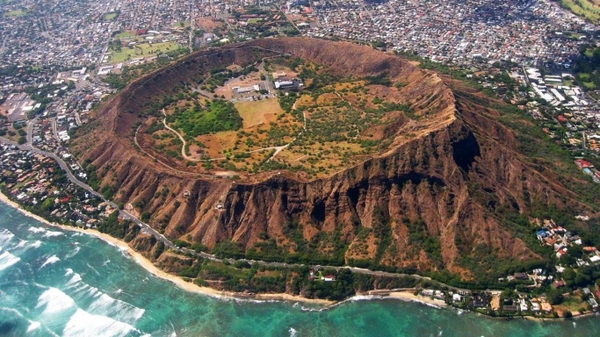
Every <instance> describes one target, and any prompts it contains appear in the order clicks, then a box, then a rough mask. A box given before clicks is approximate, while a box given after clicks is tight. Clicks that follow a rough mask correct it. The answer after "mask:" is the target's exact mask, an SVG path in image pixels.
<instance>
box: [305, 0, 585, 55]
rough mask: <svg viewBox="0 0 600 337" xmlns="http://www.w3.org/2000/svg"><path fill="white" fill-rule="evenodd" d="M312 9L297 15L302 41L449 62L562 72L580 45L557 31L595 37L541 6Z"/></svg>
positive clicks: (343, 5) (526, 1) (520, 2)
mask: <svg viewBox="0 0 600 337" xmlns="http://www.w3.org/2000/svg"><path fill="white" fill-rule="evenodd" d="M311 8H312V11H310V12H309V13H308V14H304V15H303V16H304V17H305V19H304V20H303V22H305V23H306V24H305V25H304V26H305V27H306V28H304V29H302V31H303V34H304V35H307V36H315V37H338V38H343V39H351V40H360V41H368V42H373V41H382V42H385V43H386V44H387V45H388V46H390V47H391V48H392V49H394V50H401V51H409V52H415V53H418V54H419V55H420V56H422V57H426V58H429V59H431V60H434V61H440V62H451V63H455V64H468V63H470V62H472V61H473V59H478V58H482V59H486V60H507V61H513V62H517V63H520V64H538V63H544V62H553V63H558V64H563V65H566V66H568V65H569V64H570V63H571V60H572V57H573V56H575V55H577V54H578V53H579V50H578V46H579V45H580V44H581V43H583V42H584V39H582V40H577V39H575V40H573V39H566V38H565V36H563V35H560V34H557V32H558V33H561V32H564V31H583V32H588V33H589V34H588V37H589V36H590V35H591V34H593V33H594V32H595V31H596V28H595V27H594V26H593V25H591V24H588V23H586V22H585V21H584V20H582V19H581V18H579V17H577V16H575V15H574V14H572V13H570V12H567V11H566V10H565V9H562V8H560V5H559V4H557V3H555V2H551V1H548V0H511V1H489V0H472V1H460V0H452V1H444V0H433V1H403V0H390V1H385V2H379V1H373V2H368V1H362V0H342V1H335V2H332V1H326V0H323V1H313V2H311ZM296 24H297V25H298V23H296ZM584 36H585V35H584Z"/></svg>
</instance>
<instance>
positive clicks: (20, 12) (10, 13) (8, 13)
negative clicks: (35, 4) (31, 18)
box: [4, 10, 27, 17]
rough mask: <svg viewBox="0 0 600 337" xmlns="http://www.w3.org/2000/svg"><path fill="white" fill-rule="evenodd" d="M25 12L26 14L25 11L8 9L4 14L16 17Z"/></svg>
mask: <svg viewBox="0 0 600 337" xmlns="http://www.w3.org/2000/svg"><path fill="white" fill-rule="evenodd" d="M25 14H27V12H26V11H20V10H16V11H10V12H6V13H4V16H10V17H17V16H23V15H25Z"/></svg>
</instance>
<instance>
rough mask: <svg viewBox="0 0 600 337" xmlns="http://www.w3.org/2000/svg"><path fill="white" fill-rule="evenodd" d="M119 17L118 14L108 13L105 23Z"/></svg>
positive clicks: (105, 15) (105, 16)
mask: <svg viewBox="0 0 600 337" xmlns="http://www.w3.org/2000/svg"><path fill="white" fill-rule="evenodd" d="M116 17H117V13H116V12H112V13H106V14H104V17H103V19H104V21H112V20H114V19H115V18H116Z"/></svg>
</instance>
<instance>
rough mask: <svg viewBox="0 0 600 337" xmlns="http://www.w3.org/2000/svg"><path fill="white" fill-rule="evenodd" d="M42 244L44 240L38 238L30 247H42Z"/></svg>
mask: <svg viewBox="0 0 600 337" xmlns="http://www.w3.org/2000/svg"><path fill="white" fill-rule="evenodd" d="M41 245H42V241H40V240H36V241H35V242H32V243H31V245H30V247H31V248H40V246H41Z"/></svg>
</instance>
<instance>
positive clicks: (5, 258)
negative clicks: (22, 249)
mask: <svg viewBox="0 0 600 337" xmlns="http://www.w3.org/2000/svg"><path fill="white" fill-rule="evenodd" d="M0 251H2V249H1V248H0ZM19 261H21V258H20V257H18V256H14V255H12V254H11V253H9V252H8V251H6V250H5V251H4V252H2V254H0V271H2V270H4V269H6V268H8V267H10V266H12V265H14V264H15V263H17V262H19Z"/></svg>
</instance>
